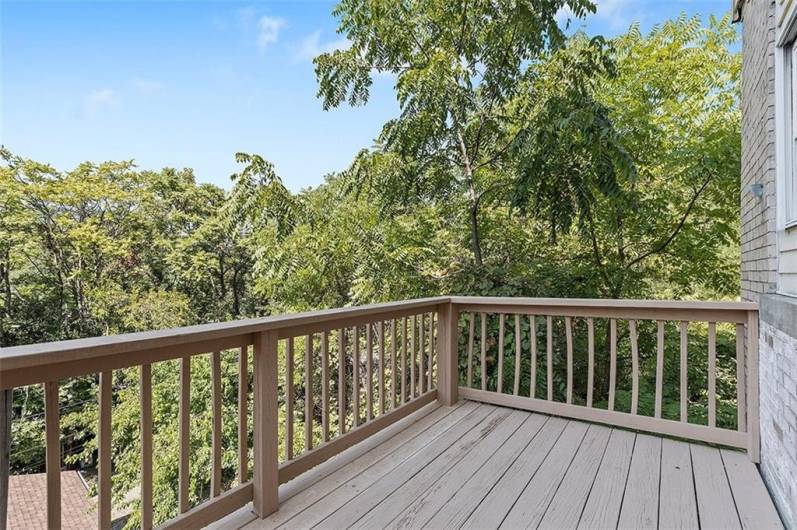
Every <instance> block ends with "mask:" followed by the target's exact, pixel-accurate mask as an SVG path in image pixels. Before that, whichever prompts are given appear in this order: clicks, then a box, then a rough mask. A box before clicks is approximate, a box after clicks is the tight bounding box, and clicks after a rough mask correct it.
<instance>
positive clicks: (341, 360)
mask: <svg viewBox="0 0 797 530" xmlns="http://www.w3.org/2000/svg"><path fill="white" fill-rule="evenodd" d="M345 432H346V332H345V331H344V330H343V329H342V328H341V329H339V330H338V434H344V433H345Z"/></svg>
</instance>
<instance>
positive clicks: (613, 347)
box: [608, 318, 617, 410]
mask: <svg viewBox="0 0 797 530" xmlns="http://www.w3.org/2000/svg"><path fill="white" fill-rule="evenodd" d="M609 352H610V353H609V357H610V359H609V405H608V408H609V410H614V388H615V386H616V385H617V320H615V319H613V318H612V319H611V320H609Z"/></svg>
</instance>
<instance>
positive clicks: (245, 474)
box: [238, 346, 249, 484]
mask: <svg viewBox="0 0 797 530" xmlns="http://www.w3.org/2000/svg"><path fill="white" fill-rule="evenodd" d="M248 413H249V346H241V350H240V351H239V352H238V484H243V483H244V482H246V481H247V480H249V448H248V447H247V446H248V445H249V443H248V442H249V440H248V438H249V427H248V425H247V421H248V419H249V418H248V415H249V414H248Z"/></svg>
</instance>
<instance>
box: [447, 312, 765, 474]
mask: <svg viewBox="0 0 797 530" xmlns="http://www.w3.org/2000/svg"><path fill="white" fill-rule="evenodd" d="M451 301H452V303H453V304H454V306H455V307H456V310H457V311H458V312H459V313H460V314H461V318H462V320H463V321H464V322H463V325H462V327H461V328H460V329H461V330H462V335H463V336H462V337H461V341H460V343H461V344H462V346H461V348H460V360H461V361H462V362H464V370H463V371H464V381H463V385H462V386H460V387H459V396H461V397H465V398H467V399H473V400H477V401H484V402H487V403H493V404H497V405H503V406H509V407H515V408H521V409H526V410H532V411H537V412H543V413H547V414H556V415H559V416H566V417H571V418H577V419H582V420H587V421H594V422H601V423H606V424H610V425H615V426H620V427H625V428H630V429H638V430H644V431H649V432H654V433H659V434H665V435H671V436H677V437H683V438H688V439H692V440H700V441H704V442H710V443H717V444H722V445H727V446H732V447H739V448H744V449H747V451H748V453H749V455H750V457H751V459H753V460H754V461H758V458H759V445H758V444H759V438H758V350H757V344H758V313H757V310H756V305H755V304H751V303H725V302H664V301H662V302H659V301H634V300H579V299H523V298H470V297H453V298H452V299H451ZM496 317H497V318H496ZM491 319H492V327H493V328H495V327H496V324H497V330H492V332H491V329H488V323H490V322H491ZM496 320H497V322H495V321H496ZM577 325H578V326H579V328H580V329H579V330H578V336H577V331H576V326H577ZM720 325H723V326H725V328H730V329H726V331H728V333H730V334H731V335H732V336H733V342H734V345H733V347H734V349H735V352H734V353H735V355H734V356H733V358H732V359H727V358H726V359H725V363H724V364H725V366H723V367H722V369H723V373H726V374H727V373H729V372H731V373H732V374H733V375H735V377H734V379H735V386H736V388H735V390H736V392H735V398H736V399H735V402H736V403H735V408H736V411H735V412H736V421H735V425H730V426H729V425H718V421H717V395H718V392H717V378H718V373H719V372H718V368H719V367H718V355H717V337H718V326H720ZM643 326H645V327H646V332H647V334H648V335H649V336H650V337H649V338H650V339H651V340H648V343H649V345H648V348H649V349H650V351H646V352H644V353H646V354H647V355H645V356H644V357H645V358H647V359H649V360H650V361H653V360H655V364H653V362H651V363H650V365H652V366H650V369H649V370H644V369H643V367H642V366H641V363H640V360H641V358H642V355H641V352H640V335H641V332H640V330H641V328H642V327H643ZM598 327H600V328H601V330H602V331H603V333H602V334H601V335H600V336H599V338H603V339H605V340H600V341H599V340H596V335H598V334H597V332H596V329H597V328H598ZM667 327H669V328H670V332H671V333H672V332H673V329H675V330H677V331H675V333H676V334H677V335H676V336H675V337H674V338H675V339H677V340H676V341H675V342H676V344H677V350H676V351H674V352H673V351H669V352H667V353H669V354H670V355H667V357H669V358H670V359H673V358H675V359H677V366H675V367H673V366H672V364H673V363H670V369H671V370H672V371H673V372H675V373H677V377H678V400H679V403H678V405H679V407H678V412H677V415H675V417H671V418H665V417H663V413H662V403H663V380H664V377H665V376H667V375H673V374H672V373H670V374H667V372H666V369H665V345H666V339H667V338H669V337H667V336H666V335H665V329H666V328H667ZM690 327H692V328H696V327H701V329H700V331H701V333H696V332H694V331H693V332H692V335H700V336H701V337H702V336H705V338H706V341H705V345H702V344H701V347H702V346H704V347H705V350H703V351H704V352H705V354H706V360H707V364H706V366H705V367H704V366H696V365H695V362H696V360H695V358H694V357H695V354H696V353H697V351H696V348H695V345H694V344H690ZM702 331H705V333H704V334H703V333H702ZM728 333H726V335H727V334H728ZM508 334H509V336H510V338H511V339H512V342H513V344H510V343H509V342H508V341H507V340H506V337H507V335H508ZM621 335H622V338H623V341H622V342H623V343H624V344H625V345H626V348H624V351H619V347H618V345H619V343H620V340H619V337H620V336H621ZM653 337H655V339H654V338H653ZM693 338H694V337H693ZM557 339H559V340H557ZM577 339H580V340H577ZM576 342H578V343H579V344H580V345H581V347H580V348H578V350H580V351H577V349H576V348H575V346H574V345H575V344H576ZM698 342H699V341H698ZM523 343H526V344H527V346H526V347H524V346H523ZM557 343H559V344H562V343H563V344H562V346H561V347H556V345H557ZM599 343H600V346H598V344H599ZM654 347H655V354H654V353H653V352H654V350H653V348H654ZM672 349H673V348H670V350H672ZM463 350H464V351H463ZM488 350H490V355H489V356H488ZM596 351H597V352H598V353H599V354H602V355H600V357H601V358H603V359H605V361H606V364H608V366H599V365H598V363H597V361H596ZM577 354H578V356H579V361H580V362H576V361H575V360H574V356H575V355H577ZM726 357H727V356H726ZM618 363H622V365H623V366H626V367H628V368H629V369H628V372H630V400H629V401H630V403H628V407H627V410H624V411H620V410H617V393H618V390H619V389H618ZM507 365H508V366H509V367H510V369H511V373H508V372H509V371H510V369H507V368H506V366H507ZM579 365H580V366H583V365H586V377H581V378H580V379H581V380H582V381H581V384H580V385H576V383H575V382H574V376H575V375H582V376H583V372H582V370H580V369H577V368H576V367H577V366H579ZM555 366H556V367H558V368H559V370H558V372H559V373H563V377H562V378H561V380H560V381H559V382H561V383H562V384H561V386H560V387H557V385H556V383H557V378H556V377H555V375H556V374H555V370H554V367H555ZM524 367H526V370H525V371H524V369H523V368H524ZM690 367H691V368H692V369H693V370H696V371H698V372H700V371H702V372H703V373H705V374H706V386H705V388H700V389H695V388H694V386H695V385H691V386H690V383H689V375H688V374H689V369H690ZM475 369H478V371H477V372H476V373H475V374H474V370H475ZM599 369H600V371H601V373H602V374H606V375H607V377H604V378H602V379H603V380H604V382H605V383H606V384H605V385H598V381H597V380H596V372H597V371H598V370H599ZM488 371H489V372H491V373H493V374H494V375H495V377H494V380H495V381H492V380H491V379H490V378H489V377H488ZM648 375H649V376H650V380H651V382H652V384H651V385H649V387H652V388H653V390H652V395H649V396H641V395H640V392H641V388H642V384H641V379H642V377H645V376H648ZM507 376H509V377H507ZM522 377H523V378H527V380H528V381H529V384H528V385H527V386H528V389H527V390H526V392H525V393H523V392H521V391H520V386H521V385H520V381H521V378H522ZM726 379H727V378H726ZM653 381H655V382H653ZM604 386H605V387H606V388H603V387H604ZM599 392H600V393H601V396H600V398H601V399H600V401H601V406H598V404H597V401H598V399H597V397H596V393H599ZM692 394H696V395H699V396H703V395H704V396H705V401H706V402H707V404H706V409H707V415H706V416H707V417H706V421H705V424H699V423H696V422H695V421H694V418H692V419H693V421H690V417H689V406H690V395H692ZM641 398H645V399H646V400H647V401H648V402H649V401H651V400H652V402H653V407H652V410H650V411H648V413H647V414H643V412H642V411H641V410H640V399H641Z"/></svg>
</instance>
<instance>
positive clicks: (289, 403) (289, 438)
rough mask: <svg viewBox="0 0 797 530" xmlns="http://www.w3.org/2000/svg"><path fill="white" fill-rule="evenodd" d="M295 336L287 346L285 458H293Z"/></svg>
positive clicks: (289, 340) (288, 341)
mask: <svg viewBox="0 0 797 530" xmlns="http://www.w3.org/2000/svg"><path fill="white" fill-rule="evenodd" d="M293 419H294V418H293V337H289V338H288V340H287V345H286V348H285V460H292V459H293Z"/></svg>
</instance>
